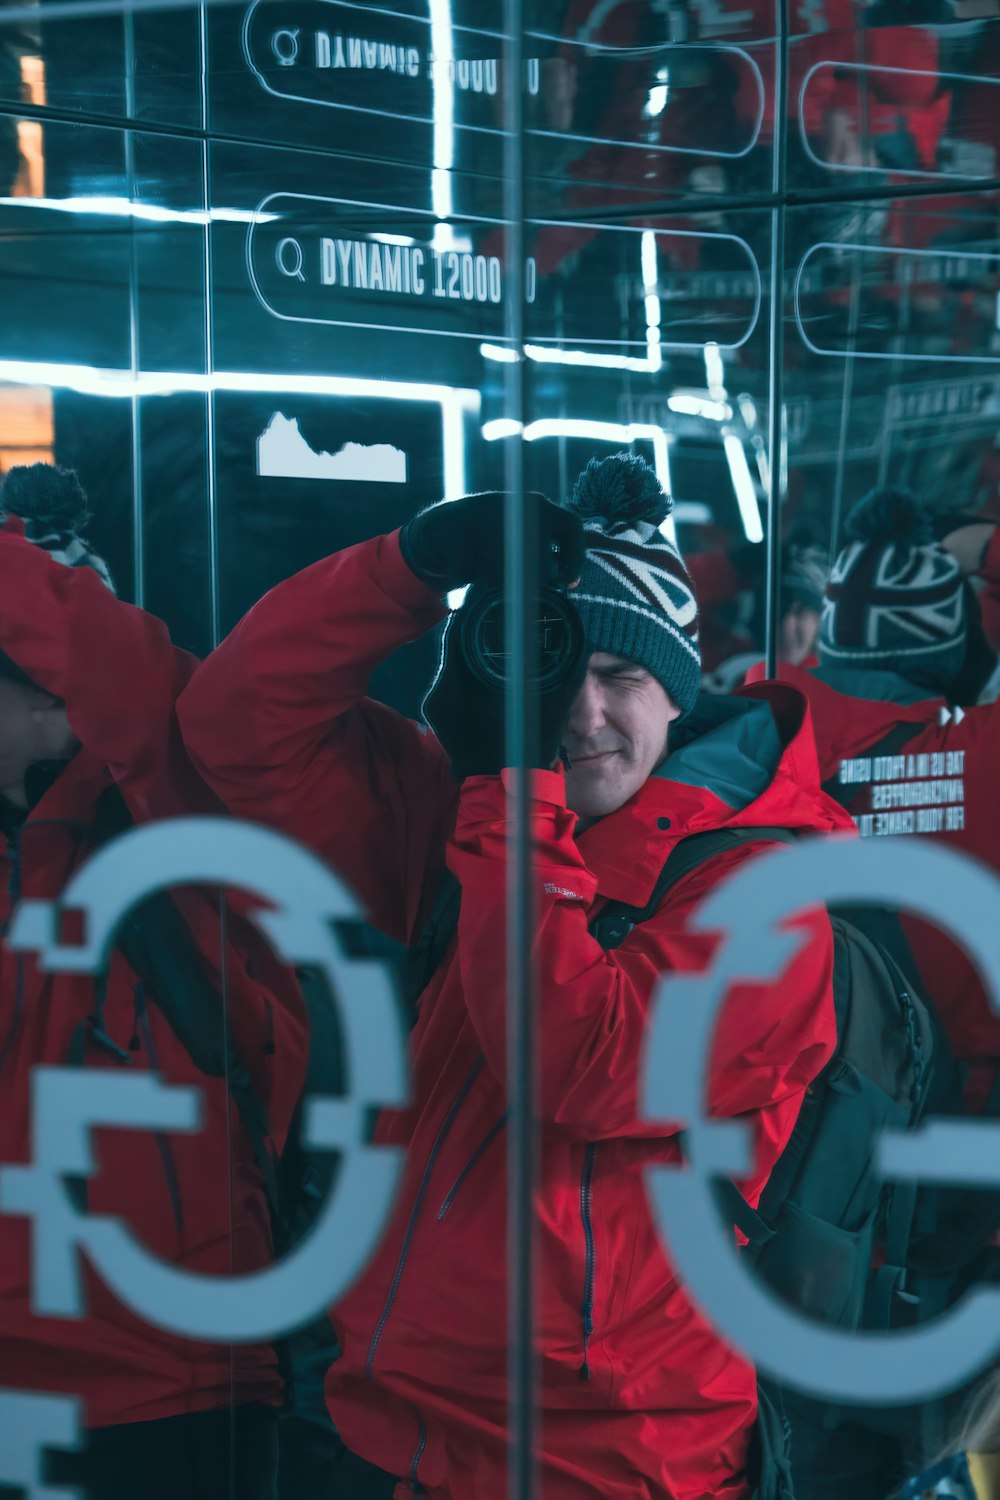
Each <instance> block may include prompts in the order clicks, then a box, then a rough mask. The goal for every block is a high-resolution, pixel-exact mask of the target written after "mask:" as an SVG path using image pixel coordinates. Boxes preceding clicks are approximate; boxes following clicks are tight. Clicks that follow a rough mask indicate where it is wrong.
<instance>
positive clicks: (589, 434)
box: [482, 417, 677, 545]
mask: <svg viewBox="0 0 1000 1500" xmlns="http://www.w3.org/2000/svg"><path fill="white" fill-rule="evenodd" d="M521 431H522V428H521V423H520V422H516V421H515V420H514V419H513V417H496V418H495V419H494V420H493V421H492V422H484V423H483V427H482V433H483V437H484V438H485V439H486V441H487V442H488V443H492V442H495V441H496V440H497V439H498V438H505V437H516V436H517V434H518V433H519V432H521ZM523 435H524V441H525V442H526V443H534V442H537V441H538V439H539V438H549V437H581V438H594V439H596V440H597V441H598V442H601V443H633V442H636V441H637V440H641V441H645V442H648V443H650V444H651V445H652V448H653V468H654V469H655V471H656V477H657V479H658V480H659V481H660V484H661V485H662V487H663V492H664V494H666V495H670V494H672V490H671V487H670V438H669V435H668V434H667V433H666V432H664V430H663V428H662V427H654V426H653V425H652V423H649V422H627V423H626V422H592V421H589V420H588V419H587V418H584V417H543V418H541V419H540V420H538V421H537V422H529V423H528V425H527V426H526V427H525V428H524V429H523ZM660 530H661V532H662V533H663V535H664V536H665V537H666V538H667V540H668V541H669V542H672V543H673V544H674V545H676V543H677V529H676V526H675V525H674V518H673V516H672V515H670V516H668V517H667V519H666V520H665V521H664V522H663V525H662V526H661V527H660Z"/></svg>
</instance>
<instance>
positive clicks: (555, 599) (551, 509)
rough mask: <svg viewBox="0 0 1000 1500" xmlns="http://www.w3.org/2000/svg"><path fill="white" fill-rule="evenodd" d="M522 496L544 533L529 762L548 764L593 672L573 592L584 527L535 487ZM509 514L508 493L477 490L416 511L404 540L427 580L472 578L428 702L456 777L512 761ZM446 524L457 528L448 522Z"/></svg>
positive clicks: (492, 771)
mask: <svg viewBox="0 0 1000 1500" xmlns="http://www.w3.org/2000/svg"><path fill="white" fill-rule="evenodd" d="M525 500H526V503H527V504H529V505H530V506H531V507H532V508H533V511H534V514H533V515H532V516H529V534H530V531H531V529H534V530H535V533H536V535H537V538H538V548H539V575H540V580H541V586H540V587H539V590H538V594H537V597H536V602H535V608H534V629H533V637H534V638H533V640H532V641H531V643H530V650H529V681H530V684H531V688H532V690H533V694H534V699H535V705H536V712H537V732H536V734H535V737H534V738H535V744H534V746H533V747H530V748H529V760H530V761H531V762H532V763H533V764H535V765H537V766H539V767H541V768H545V767H548V766H551V765H553V764H554V763H555V761H556V759H557V757H558V754H559V742H560V737H561V734H562V727H563V724H564V723H565V720H566V717H567V715H568V713H569V709H570V705H571V704H572V702H573V699H574V698H575V696H576V694H577V692H578V691H579V688H580V684H581V683H582V681H583V677H584V673H585V672H586V665H587V650H586V642H585V639H584V634H583V627H582V625H581V624H580V619H579V616H578V614H577V612H576V610H575V608H574V607H573V604H572V602H571V597H570V595H569V594H568V593H567V592H566V590H567V589H568V588H569V587H570V586H571V585H572V584H573V583H575V581H576V579H577V577H578V575H579V570H580V567H581V566H582V562H583V527H582V524H581V522H580V520H579V518H578V517H577V516H575V515H573V514H572V513H570V512H569V511H565V510H563V509H562V508H561V507H560V506H557V505H553V504H552V503H551V501H548V500H546V499H545V498H544V497H543V496H541V495H536V494H533V493H530V494H528V495H526V496H525ZM503 518H504V496H503V495H502V494H500V493H498V492H492V493H489V494H486V495H470V496H468V497H467V498H466V499H465V500H458V501H452V502H448V503H446V504H444V505H440V506H434V507H432V509H431V510H430V511H425V512H423V514H422V515H421V516H417V517H415V518H414V521H411V522H410V523H409V526H410V527H415V528H416V530H415V531H410V532H409V533H408V536H407V539H406V541H405V542H404V543H403V553H404V556H405V557H406V559H407V561H408V563H409V564H410V567H411V568H414V571H420V570H421V568H422V569H423V570H424V571H422V572H420V576H422V577H424V578H425V580H426V581H428V582H430V581H431V579H432V577H433V580H434V582H435V583H436V584H439V585H440V586H442V587H456V586H457V585H458V584H460V583H463V582H465V583H469V584H470V585H471V587H470V589H469V593H468V595H467V596H466V600H465V603H464V604H463V606H462V608H461V609H460V610H457V611H456V612H455V613H454V614H453V615H452V616H451V618H450V619H449V620H448V623H447V625H446V626H445V633H444V638H443V642H442V651H441V663H440V666H439V668H438V672H437V676H436V677H435V679H434V683H433V685H432V687H431V689H430V692H429V693H428V695H427V697H426V699H425V700H424V705H423V711H424V717H425V718H426V720H427V722H428V723H429V724H430V726H431V728H432V729H433V730H434V732H435V734H436V735H437V737H438V739H439V740H440V741H441V743H442V745H443V746H444V748H445V750H446V751H447V753H448V758H449V760H450V761H451V766H452V770H453V772H454V774H455V776H456V778H457V779H458V780H459V781H464V780H465V778H466V777H467V776H474V775H480V776H488V775H497V774H498V773H499V772H500V771H501V770H502V769H503V767H504V765H505V764H506V763H507V761H506V753H505V734H506V722H505V696H504V695H505V689H506V683H507V678H508V675H509V668H510V661H511V655H510V641H509V630H508V618H507V608H506V602H505V599H504V594H503V588H502V582H503V557H504V549H503V539H504V531H503ZM449 523H454V525H455V528H456V529H455V533H454V534H452V533H450V532H448V531H446V530H445V528H446V527H447V526H448V525H449ZM427 527H429V528H430V529H429V530H428V529H426V528H427ZM406 532H407V528H404V533H406ZM414 559H416V565H415V561H414ZM470 570H471V571H470Z"/></svg>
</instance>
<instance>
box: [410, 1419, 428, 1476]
mask: <svg viewBox="0 0 1000 1500" xmlns="http://www.w3.org/2000/svg"><path fill="white" fill-rule="evenodd" d="M416 1417H417V1426H418V1427H419V1429H420V1439H419V1441H418V1443H417V1446H416V1448H415V1449H414V1450H413V1457H412V1458H411V1459H410V1472H409V1480H410V1492H411V1493H412V1494H414V1495H422V1494H423V1493H424V1487H423V1485H422V1484H421V1483H420V1481H419V1479H418V1478H417V1470H418V1469H419V1467H420V1460H421V1459H422V1458H423V1456H424V1449H425V1448H426V1447H427V1427H426V1425H425V1423H424V1419H423V1417H422V1416H421V1415H420V1413H419V1412H417V1414H416Z"/></svg>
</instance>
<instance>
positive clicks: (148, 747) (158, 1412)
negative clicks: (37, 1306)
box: [0, 522, 308, 1427]
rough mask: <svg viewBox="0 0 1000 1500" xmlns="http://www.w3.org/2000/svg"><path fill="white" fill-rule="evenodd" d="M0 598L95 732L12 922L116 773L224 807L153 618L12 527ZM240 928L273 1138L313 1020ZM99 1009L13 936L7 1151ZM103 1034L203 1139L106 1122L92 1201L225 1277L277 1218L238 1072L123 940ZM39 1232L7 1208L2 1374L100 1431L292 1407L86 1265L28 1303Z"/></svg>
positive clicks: (176, 801)
mask: <svg viewBox="0 0 1000 1500" xmlns="http://www.w3.org/2000/svg"><path fill="white" fill-rule="evenodd" d="M0 598H2V601H3V604H2V608H0V649H2V650H3V651H4V652H6V653H7V655H8V656H9V657H11V658H12V659H13V660H14V661H15V662H16V663H17V664H18V665H19V666H20V667H21V668H22V669H23V670H24V671H25V672H26V673H27V674H28V675H29V676H30V677H31V678H32V680H33V681H35V682H36V683H38V684H39V686H41V687H43V688H45V689H46V690H47V691H48V692H51V693H53V694H54V695H55V696H56V697H58V698H60V699H62V700H63V701H64V702H65V704H66V709H67V713H68V717H69V721H70V726H71V728H72V730H73V732H74V734H75V735H76V737H77V739H78V740H79V741H80V742H81V745H82V748H81V749H80V750H78V751H77V753H76V755H75V756H74V757H73V759H72V760H71V761H70V762H69V764H68V766H67V767H66V769H65V770H64V771H63V772H62V774H61V775H60V776H59V777H58V779H57V780H55V782H54V783H53V784H52V785H51V787H50V788H49V790H48V791H47V792H45V794H44V795H43V796H42V797H41V799H40V800H39V801H38V802H37V804H36V806H34V807H33V808H32V809H31V811H30V813H29V814H28V816H27V818H26V820H25V821H24V823H23V824H22V825H21V826H20V828H19V829H18V828H16V827H15V826H14V825H11V827H10V832H9V835H8V838H7V840H6V844H5V845H4V844H3V843H0V848H2V849H3V853H2V856H0V859H2V869H0V890H2V895H0V915H2V920H3V921H4V922H5V923H6V921H7V920H8V919H9V917H10V914H11V909H12V905H13V903H14V901H15V900H16V899H18V897H19V896H24V897H32V898H49V899H51V898H53V897H55V896H57V895H58V894H59V892H60V891H61V890H62V889H63V887H64V886H65V884H66V882H67V880H68V879H69V878H70V876H71V875H72V874H73V873H74V871H75V870H76V869H77V868H78V867H79V866H80V865H81V864H82V863H83V862H84V861H85V860H86V858H87V857H88V855H89V853H90V852H91V851H92V848H93V824H94V815H95V808H96V804H97V801H98V798H99V797H100V795H101V793H102V792H103V791H104V790H105V788H106V787H108V786H109V785H110V784H111V783H112V782H116V783H117V784H118V786H119V788H120V790H121V792H122V795H123V796H124V798H125V801H126V803H127V804H128V807H129V810H130V812H131V814H132V817H133V819H134V821H136V822H137V823H141V822H147V821H151V820H153V819H157V818H163V817H171V816H176V815H179V814H186V813H197V812H202V813H216V814H218V813H219V812H220V811H221V810H222V809H221V808H220V806H219V804H218V802H217V801H216V800H215V798H214V797H213V796H212V795H211V793H210V792H209V791H208V789H207V788H206V787H205V786H204V784H203V783H202V782H201V781H200V780H199V778H198V776H197V775H196V773H195V772H194V771H193V769H192V767H191V765H190V763H189V762H188V761H187V759H186V757H185V756H184V753H183V749H182V746H181V743H180V736H179V734H178V733H177V729H176V724H175V721H174V701H175V699H176V696H177V694H178V692H179V691H180V689H181V688H182V687H183V685H184V684H185V682H187V680H188V678H189V677H190V676H191V673H192V671H193V670H194V667H195V661H194V658H193V657H190V656H188V655H187V654H186V653H184V652H182V651H177V650H175V649H174V647H173V646H172V645H171V643H170V638H169V636H168V634H167V630H166V627H165V626H164V625H163V624H162V623H161V622H160V621H159V620H157V619H155V618H154V617H153V616H152V615H148V614H146V613H144V612H143V611H142V610H139V609H135V608H133V607H132V606H131V605H129V604H126V603H124V602H123V601H121V600H119V599H116V598H114V596H113V595H112V594H111V593H109V591H108V590H107V589H106V588H105V587H104V585H103V584H102V583H101V582H100V580H99V578H98V576H97V574H96V573H95V572H93V571H92V570H91V569H89V568H85V567H83V568H75V569H74V568H69V567H64V566H63V565H62V564H60V563H57V562H55V561H53V559H52V558H51V557H50V556H49V555H48V553H47V552H45V551H44V550H43V549H42V548H40V547H37V546H35V545H34V544H33V543H31V542H28V541H26V540H25V539H24V536H23V533H22V531H21V527H20V523H18V522H8V523H7V525H6V526H5V527H4V528H3V529H2V530H0ZM178 902H179V905H180V906H181V909H182V911H183V914H184V916H185V918H186V921H187V924H188V927H189V929H190V931H191V933H192V934H193V936H194V938H195V940H196V942H197V945H198V948H199V950H200V953H201V955H202V958H203V961H204V964H205V969H206V972H207V973H208V974H209V975H210V976H218V974H219V963H220V955H221V934H220V928H219V915H218V901H217V898H214V897H213V896H212V895H211V894H210V893H208V892H202V891H197V892H196V891H187V892H184V893H180V894H179V895H178ZM227 933H228V937H227V943H228V946H227V948H226V958H227V984H228V996H229V1014H230V1033H231V1037H232V1041H233V1046H234V1049H235V1050H236V1052H237V1053H238V1054H239V1056H240V1057H241V1059H242V1060H243V1061H244V1062H245V1064H246V1066H247V1068H248V1069H249V1071H250V1075H251V1077H252V1079H253V1083H254V1087H255V1090H256V1092H257V1094H258V1097H260V1098H262V1099H263V1100H264V1101H265V1102H266V1103H267V1105H268V1110H269V1114H270V1121H271V1126H272V1131H273V1142H274V1147H275V1149H280V1147H281V1146H282V1144H283V1142H284V1139H285V1136H286V1134H287V1129H288V1124H289V1120H290V1118H291V1114H292V1111H293V1109H294V1107H295V1104H296V1101H297V1099H298V1097H299V1095H300V1093H301V1089H302V1084H303V1080H304V1074H305V1059H306V1052H307V1046H308V1041H307V1032H306V1022H305V1015H304V1012H303V1009H302V1006H301V1001H300V999H299V997H298V992H297V989H296V988H295V986H294V984H293V983H292V981H291V979H290V977H289V976H287V975H286V974H285V973H284V972H283V971H282V970H281V969H280V968H279V966H278V964H277V962H276V961H275V960H274V958H273V957H272V956H271V955H270V954H269V953H268V951H267V949H266V947H265V946H264V944H263V943H262V942H261V941H259V940H256V938H255V937H254V936H253V935H252V934H251V932H250V928H249V924H248V923H247V921H246V920H245V919H244V918H242V917H241V916H240V915H239V914H238V913H237V911H236V910H235V909H232V910H230V912H229V916H228V929H227ZM251 970H252V971H253V973H254V976H255V977H251ZM94 1009H95V1006H94V983H93V980H92V979H91V978H90V977H89V976H85V975H69V974H58V973H51V974H46V973H43V972H42V971H41V970H40V969H39V968H38V966H37V964H36V962H35V959H34V955H31V954H24V955H19V954H16V953H14V952H11V951H10V950H8V949H7V947H6V946H5V945H4V946H2V947H0V1097H2V1099H3V1108H2V1111H0V1162H5V1163H6V1162H28V1161H30V1160H31V1154H32V1152H31V1108H30V1087H31V1076H32V1071H33V1069H34V1068H35V1067H37V1066H39V1065H42V1064H46V1065H50V1066H59V1067H62V1066H67V1065H68V1064H69V1062H70V1055H71V1049H72V1048H73V1043H74V1039H75V1038H82V1037H83V1036H84V1035H86V1034H87V1033H88V1032H89V1028H88V1025H87V1018H88V1017H89V1016H90V1015H91V1013H92V1012H93V1011H94ZM104 1027H105V1030H106V1032H107V1034H108V1035H109V1037H110V1038H111V1039H112V1040H113V1042H114V1043H115V1044H116V1045H117V1046H118V1047H119V1048H120V1049H122V1052H121V1054H120V1056H116V1055H113V1054H112V1053H111V1052H110V1051H109V1050H108V1049H107V1048H105V1047H102V1046H101V1045H98V1044H96V1043H95V1041H94V1040H93V1038H92V1037H90V1038H89V1039H88V1040H87V1042H86V1043H85V1049H84V1054H83V1058H82V1061H83V1063H84V1064H85V1065H86V1066H87V1067H93V1068H105V1069H107V1071H108V1073H109V1085H110V1084H111V1083H112V1081H113V1078H114V1077H115V1076H116V1075H117V1074H118V1073H119V1072H120V1071H121V1070H122V1069H123V1067H124V1065H125V1060H126V1059H127V1067H128V1071H129V1072H134V1071H136V1070H137V1069H152V1070H156V1071H158V1072H159V1074H160V1075H161V1077H162V1078H163V1079H164V1081H165V1082H167V1083H174V1084H195V1085H197V1086H198V1087H199V1089H200V1090H201V1096H202V1107H203V1111H204V1123H203V1126H202V1128H201V1130H199V1131H198V1132H197V1133H196V1134H192V1135H163V1134H154V1133H152V1132H149V1131H127V1130H118V1129H116V1130H102V1131H96V1132H94V1137H93V1139H94V1142H95V1155H96V1159H97V1162H98V1165H99V1170H98V1172H97V1174H96V1175H95V1176H94V1177H92V1178H91V1179H90V1181H89V1183H88V1189H87V1208H88V1211H89V1212H90V1213H93V1214H108V1215H112V1216H113V1217H115V1218H118V1219H120V1220H122V1221H123V1222H124V1223H125V1224H126V1225H127V1226H128V1227H129V1228H130V1229H131V1230H132V1231H133V1232H134V1233H135V1234H136V1236H137V1237H138V1238H139V1239H140V1240H141V1242H142V1243H143V1244H144V1245H145V1246H146V1247H147V1248H148V1250H149V1252H150V1254H151V1255H155V1256H158V1257H159V1258H160V1259H161V1260H164V1261H168V1262H170V1263H172V1264H174V1265H177V1266H182V1267H184V1268H186V1269H188V1270H191V1271H201V1272H210V1273H211V1272H215V1273H218V1274H220V1275H226V1274H234V1273H236V1272H240V1271H248V1270H252V1269H258V1268H259V1267H261V1266H263V1265H266V1264H267V1262H268V1261H269V1259H270V1258H271V1225H270V1211H269V1207H268V1203H267V1199H266V1195H265V1193H264V1189H263V1185H262V1181H261V1177H260V1173H259V1171H258V1169H257V1167H256V1165H255V1163H254V1159H253V1155H252V1151H251V1147H250V1144H249V1141H248V1140H247V1138H246V1135H245V1133H244V1130H243V1127H242V1125H241V1123H240V1119H239V1116H238V1114H237V1113H236V1111H235V1108H234V1106H233V1105H232V1103H231V1100H230V1097H229V1095H228V1091H227V1089H226V1086H225V1083H224V1082H222V1081H221V1080H214V1079H207V1078H206V1077H205V1076H204V1075H203V1074H201V1073H200V1072H199V1071H198V1070H197V1069H196V1067H195V1065H194V1063H193V1062H192V1061H191V1059H190V1057H189V1056H188V1053H187V1052H186V1050H185V1049H184V1048H183V1047H182V1046H181V1044H180V1043H179V1041H178V1040H177V1038H176V1036H175V1035H174V1033H173V1031H172V1030H171V1028H170V1026H169V1024H168V1023H167V1021H166V1019H165V1018H164V1016H163V1014H162V1013H161V1012H160V1010H159V1009H158V1007H157V1006H156V1004H155V1003H154V1002H153V1001H152V1000H151V999H150V998H149V997H148V996H147V995H146V994H145V992H144V989H143V986H142V984H141V981H140V980H139V977H138V976H137V975H136V974H135V973H133V971H132V970H131V969H130V968H129V966H128V964H127V963H126V962H125V960H124V959H123V958H122V957H121V955H120V954H118V953H116V954H115V955H114V956H113V958H112V961H111V966H110V973H109V979H108V986H107V997H106V1002H105V1008H104ZM230 1134H231V1138H232V1139H231V1144H232V1160H230V1155H229V1146H230ZM31 1232H32V1230H31V1224H30V1223H29V1221H28V1220H26V1219H22V1218H14V1217H5V1218H3V1219H2V1220H0V1385H4V1386H8V1387H12V1388H15V1389H25V1390H38V1391H49V1392H55V1393H66V1394H72V1395H77V1396H80V1397H81V1398H82V1400H83V1403H84V1421H85V1424H86V1425H87V1426H91V1427H102V1426H106V1425H109V1424H113V1423H121V1422H132V1421H145V1420H148V1419H151V1418H159V1417H169V1416H175V1415H179V1414H181V1413H185V1412H192V1411H202V1410H205V1409H208V1408H213V1407H222V1406H228V1405H229V1404H231V1403H232V1402H234V1401H235V1402H243V1401H250V1400H257V1401H265V1402H275V1401H278V1400H280V1397H281V1390H282V1383H281V1380H280V1377H279V1374H278V1369H277V1363H276V1357H275V1354H274V1351H273V1349H271V1348H269V1347H266V1346H252V1347H244V1348H237V1349H236V1350H235V1351H231V1350H230V1349H228V1348H221V1347H217V1346H212V1345H208V1344H204V1343H200V1342H195V1341H188V1340H184V1339H180V1338H175V1337H172V1336H171V1335H169V1334H166V1333H162V1332H160V1331H158V1330H156V1329H153V1328H150V1327H149V1326H148V1325H147V1324H145V1323H144V1322H143V1321H142V1320H141V1319H139V1318H138V1317H135V1316H134V1315H133V1314H132V1313H130V1312H129V1311H127V1310H126V1309H125V1308H124V1307H123V1306H122V1304H121V1303H120V1302H119V1301H118V1299H117V1298H116V1297H115V1295H114V1290H113V1288H109V1287H106V1286H105V1285H103V1284H102V1282H101V1281H100V1280H99V1279H98V1277H97V1276H96V1275H95V1274H94V1273H93V1272H92V1271H91V1270H90V1268H89V1267H87V1268H86V1270H85V1274H84V1294H85V1299H86V1314H85V1316H84V1317H82V1318H80V1319H77V1320H66V1319H53V1318H42V1317H37V1316H35V1315H34V1314H33V1312H32V1309H31V1296H30V1245H31Z"/></svg>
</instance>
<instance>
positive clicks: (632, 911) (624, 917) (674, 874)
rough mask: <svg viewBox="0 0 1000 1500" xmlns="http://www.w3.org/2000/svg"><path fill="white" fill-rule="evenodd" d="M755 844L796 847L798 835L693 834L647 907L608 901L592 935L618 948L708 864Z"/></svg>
mask: <svg viewBox="0 0 1000 1500" xmlns="http://www.w3.org/2000/svg"><path fill="white" fill-rule="evenodd" d="M756 843H772V844H794V843H795V834H794V833H792V832H791V830H790V829H788V828H711V829H709V830H708V831H707V832H706V833H692V834H689V835H688V837H687V838H685V839H680V840H678V842H677V843H676V844H675V845H674V847H673V848H672V849H671V851H670V854H669V856H668V858H667V862H666V864H665V865H664V866H663V869H662V870H661V871H660V873H659V875H658V876H657V879H656V884H655V885H654V887H653V893H652V895H651V896H650V898H649V900H648V901H647V902H646V904H645V905H644V906H629V905H628V904H627V903H626V902H624V901H609V902H608V904H607V905H606V906H605V907H603V908H602V909H601V911H600V912H599V913H598V915H597V916H596V917H595V918H594V920H593V922H591V924H590V931H591V934H592V935H593V936H594V937H595V938H596V939H597V941H598V942H599V943H600V945H601V947H602V948H604V949H606V950H607V951H610V950H612V949H614V948H617V947H619V946H620V945H621V944H622V943H623V942H624V941H625V939H626V938H627V937H628V935H629V933H630V932H631V931H632V929H633V927H638V926H639V925H640V924H641V923H642V922H648V921H649V919H650V917H652V916H654V915H655V914H656V912H657V911H659V909H660V906H661V905H662V903H663V898H664V896H665V895H666V894H667V892H668V891H669V890H671V889H672V888H673V887H674V886H675V885H679V884H680V882H681V881H682V880H683V879H684V877H685V876H686V875H690V874H691V872H692V871H693V870H696V869H697V868H698V866H699V865H703V864H707V863H708V861H709V860H710V859H714V858H715V856H716V855H717V854H724V853H726V852H727V851H728V850H730V849H738V848H739V846H740V845H741V844H756Z"/></svg>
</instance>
